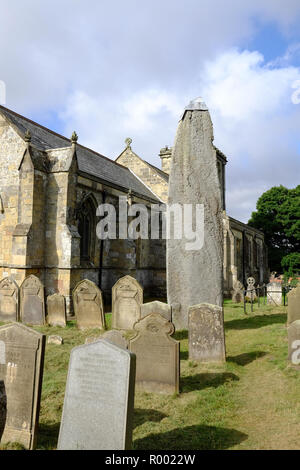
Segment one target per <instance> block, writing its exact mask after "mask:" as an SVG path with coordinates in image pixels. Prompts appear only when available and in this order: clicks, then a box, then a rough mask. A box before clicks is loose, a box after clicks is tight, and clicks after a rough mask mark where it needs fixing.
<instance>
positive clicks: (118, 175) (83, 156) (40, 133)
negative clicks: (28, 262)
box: [0, 106, 159, 202]
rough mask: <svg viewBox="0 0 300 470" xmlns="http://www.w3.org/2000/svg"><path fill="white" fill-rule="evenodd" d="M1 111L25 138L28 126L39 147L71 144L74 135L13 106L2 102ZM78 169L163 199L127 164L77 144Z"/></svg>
mask: <svg viewBox="0 0 300 470" xmlns="http://www.w3.org/2000/svg"><path fill="white" fill-rule="evenodd" d="M0 113H1V114H2V115H3V116H4V117H5V118H6V119H7V120H8V121H9V122H10V123H11V124H13V126H14V127H15V128H16V130H17V131H18V132H19V134H20V135H21V137H22V138H24V134H25V132H26V131H27V130H29V131H30V133H31V144H32V145H33V146H34V147H36V148H38V149H39V150H42V151H45V150H49V149H57V148H63V147H70V146H71V142H70V139H67V138H66V137H64V136H62V135H60V134H57V133H56V132H53V131H51V130H50V129H47V128H46V127H44V126H41V125H40V124H37V123H36V122H33V121H31V120H30V119H27V118H26V117H24V116H21V115H19V114H17V113H15V112H14V111H11V110H10V109H7V108H5V107H4V106H0ZM76 154H77V160H78V169H79V171H80V172H82V173H86V174H88V175H91V176H95V177H96V178H97V179H99V180H101V181H102V182H104V183H107V184H108V186H109V185H110V184H111V185H112V186H114V187H117V188H119V189H123V190H125V191H127V190H129V189H131V190H132V192H133V193H135V194H136V195H139V196H142V197H145V198H147V199H150V200H152V201H155V202H157V201H159V199H157V198H156V197H155V195H154V194H153V193H152V192H151V191H150V190H149V189H148V188H147V186H145V185H144V184H143V183H142V182H141V181H140V180H139V179H138V178H136V177H135V175H134V174H133V173H132V172H131V171H130V170H129V169H128V168H126V167H124V166H123V165H120V164H119V163H116V162H115V161H113V160H110V159H109V158H107V157H105V156H103V155H101V154H99V153H97V152H95V151H93V150H91V149H88V148H86V147H83V146H82V145H80V144H77V151H76Z"/></svg>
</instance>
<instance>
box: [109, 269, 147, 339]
mask: <svg viewBox="0 0 300 470" xmlns="http://www.w3.org/2000/svg"><path fill="white" fill-rule="evenodd" d="M142 303H143V288H142V286H141V285H140V284H139V283H138V281H137V280H136V279H134V278H133V277H131V276H124V277H122V278H121V279H119V280H118V281H117V282H116V283H115V285H114V286H113V288H112V328H117V329H120V330H132V329H133V325H134V324H135V322H137V321H138V320H139V319H140V318H141V304H142Z"/></svg>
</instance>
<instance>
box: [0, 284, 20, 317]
mask: <svg viewBox="0 0 300 470" xmlns="http://www.w3.org/2000/svg"><path fill="white" fill-rule="evenodd" d="M18 305H19V287H18V285H17V283H16V282H15V281H14V280H13V279H11V278H9V277H6V278H5V279H2V281H1V282H0V321H2V322H16V321H18V319H19V318H18V317H19V308H18Z"/></svg>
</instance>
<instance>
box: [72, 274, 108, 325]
mask: <svg viewBox="0 0 300 470" xmlns="http://www.w3.org/2000/svg"><path fill="white" fill-rule="evenodd" d="M73 304H74V311H75V316H76V322H77V326H78V328H79V329H81V330H84V329H87V328H100V329H105V319H104V310H103V301H102V292H101V290H100V289H99V288H98V287H97V286H96V284H94V282H92V281H90V280H88V279H84V280H83V281H80V282H79V283H78V284H77V286H76V287H75V289H74V290H73Z"/></svg>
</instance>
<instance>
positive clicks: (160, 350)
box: [129, 313, 180, 394]
mask: <svg viewBox="0 0 300 470" xmlns="http://www.w3.org/2000/svg"><path fill="white" fill-rule="evenodd" d="M134 329H135V330H136V332H137V334H136V336H135V337H134V338H132V339H131V340H130V341H129V349H130V351H132V352H133V353H135V354H136V385H137V386H138V387H139V388H141V389H143V390H145V391H148V392H156V393H171V394H172V393H178V392H179V348H180V343H179V342H178V341H175V340H174V339H173V338H171V336H170V335H171V334H173V333H174V330H175V329H174V325H173V323H171V322H169V321H168V320H167V319H166V318H164V317H163V316H162V315H160V314H159V313H151V314H150V315H147V316H146V317H144V318H142V319H141V320H140V321H138V322H137V323H135V325H134Z"/></svg>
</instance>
